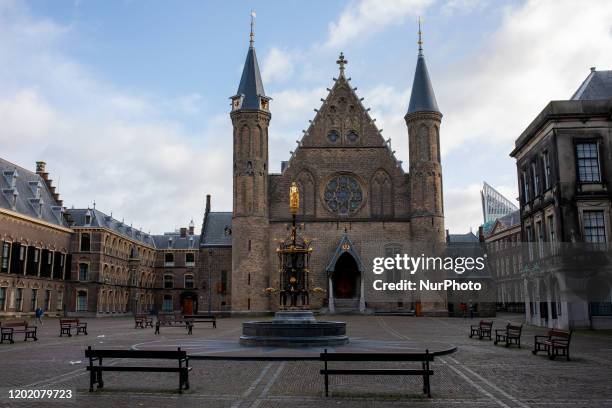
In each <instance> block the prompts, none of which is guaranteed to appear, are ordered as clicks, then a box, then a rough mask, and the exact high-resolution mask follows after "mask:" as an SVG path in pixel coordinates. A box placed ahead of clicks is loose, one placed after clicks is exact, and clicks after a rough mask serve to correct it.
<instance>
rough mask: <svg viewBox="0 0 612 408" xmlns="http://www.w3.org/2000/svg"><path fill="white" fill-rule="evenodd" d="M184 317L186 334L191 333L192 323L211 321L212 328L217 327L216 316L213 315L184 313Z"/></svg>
mask: <svg viewBox="0 0 612 408" xmlns="http://www.w3.org/2000/svg"><path fill="white" fill-rule="evenodd" d="M184 319H185V324H186V325H187V334H193V324H194V323H212V328H213V329H216V328H217V318H216V316H214V315H185V316H184Z"/></svg>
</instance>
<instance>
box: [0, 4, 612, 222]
mask: <svg viewBox="0 0 612 408" xmlns="http://www.w3.org/2000/svg"><path fill="white" fill-rule="evenodd" d="M611 4H612V3H610V2H606V1H596V0H593V1H588V2H575V1H533V2H530V1H492V0H393V1H376V0H353V1H323V0H320V1H312V2H304V1H206V2H205V1H181V2H168V1H146V2H145V1H138V0H131V1H127V0H126V1H90V0H80V1H78V0H77V1H59V0H55V1H51V0H46V1H43V0H38V1H32V2H19V1H12V0H0V121H1V122H2V123H3V126H2V127H1V128H0V155H1V156H2V157H3V158H5V159H8V160H11V161H13V162H15V163H17V164H19V165H22V166H24V167H27V168H33V167H34V162H35V161H36V160H39V159H42V160H45V161H47V166H48V170H49V171H50V172H51V176H52V177H53V178H54V179H55V180H56V182H57V181H58V179H59V184H60V188H59V190H60V193H61V195H62V197H63V198H64V200H65V203H66V204H67V205H68V206H72V205H74V206H75V207H84V206H87V205H91V203H92V202H93V201H94V200H95V201H96V203H97V207H98V208H99V209H101V210H102V211H105V212H108V213H110V212H113V215H114V216H115V217H117V218H120V219H121V218H125V220H126V222H128V223H129V222H133V223H134V226H136V227H142V228H143V229H144V230H151V231H153V232H157V233H159V232H162V231H166V230H173V229H174V228H176V227H179V226H182V225H186V224H187V223H188V222H189V220H190V219H192V218H193V219H195V220H196V223H200V222H201V216H202V211H203V200H204V196H205V194H207V193H210V194H212V195H213V209H215V210H229V209H231V162H230V161H231V126H230V119H229V115H228V110H229V99H228V97H229V96H230V95H233V94H234V93H235V91H236V89H237V86H238V82H239V79H240V73H241V70H242V64H243V61H244V57H245V54H246V50H247V47H248V32H249V13H250V10H251V9H255V10H256V12H257V19H256V49H257V54H258V58H259V63H260V67H261V68H262V73H263V78H264V85H265V89H266V93H267V94H268V95H270V96H272V98H273V101H272V105H271V110H272V115H273V117H272V124H271V129H270V137H271V143H270V166H271V169H272V171H278V170H279V168H280V161H281V160H285V159H287V157H288V155H289V153H288V152H289V151H290V150H293V148H294V147H295V140H297V139H299V138H300V136H301V133H302V132H301V130H302V129H304V128H306V127H307V125H308V120H309V119H312V117H313V115H314V112H313V109H314V108H318V106H319V105H320V98H321V97H324V96H325V94H326V90H325V88H327V87H330V86H331V84H332V77H334V76H336V75H337V66H336V64H335V61H336V59H337V56H338V53H339V52H340V51H344V53H345V55H346V57H347V59H348V60H349V64H348V67H347V75H348V76H351V77H352V78H353V80H352V82H353V84H354V85H355V86H357V87H358V91H357V92H358V94H359V95H360V96H363V97H365V101H364V103H365V104H366V106H370V107H371V108H372V113H373V116H374V117H376V118H377V122H376V123H377V124H378V126H379V127H380V128H382V129H383V135H384V136H385V137H390V138H392V140H393V142H392V144H393V147H394V149H395V150H396V151H397V154H398V156H399V157H400V159H402V160H404V162H405V163H407V159H408V157H407V151H408V148H407V134H406V129H405V125H404V123H403V115H404V113H405V110H406V108H407V106H408V98H409V94H410V87H411V84H412V77H413V74H414V66H415V63H416V30H417V24H416V21H417V16H419V15H420V16H422V18H423V29H424V40H425V45H424V47H425V55H426V58H427V63H428V67H429V70H430V74H431V77H432V81H433V85H434V89H435V92H436V96H437V99H438V104H439V106H440V108H441V110H442V112H443V113H444V119H443V125H442V150H443V176H444V192H445V211H446V215H447V226H448V227H449V228H450V229H451V231H452V232H465V231H467V230H468V229H469V228H470V227H473V228H476V227H477V226H478V225H479V224H480V223H481V222H482V216H481V214H480V211H481V209H480V201H479V195H478V189H479V186H480V184H481V182H482V180H487V181H488V182H489V183H490V184H492V185H493V186H495V187H497V188H498V189H499V190H500V191H501V192H502V193H505V194H506V195H507V196H509V198H512V197H515V196H516V194H517V193H516V175H515V167H514V163H513V161H512V160H511V159H510V158H509V157H508V153H509V152H510V150H511V148H512V145H513V142H514V139H515V138H516V137H517V136H518V135H519V134H520V132H521V131H522V130H523V129H524V128H525V127H526V125H527V124H528V123H529V122H530V121H531V120H532V119H533V118H534V117H535V116H536V115H537V114H538V113H539V111H540V110H541V109H542V108H543V107H544V106H545V104H546V103H547V102H548V101H550V100H553V99H567V98H569V96H571V94H572V93H573V91H574V90H575V89H576V88H577V87H578V86H579V84H580V82H581V81H582V80H583V79H584V78H585V77H586V75H587V74H588V71H589V67H591V66H596V67H598V69H611V68H612V55H611V54H610V53H609V50H610V49H612V27H611V23H610V22H611V21H612V6H611Z"/></svg>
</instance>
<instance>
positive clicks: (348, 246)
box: [325, 234, 365, 274]
mask: <svg viewBox="0 0 612 408" xmlns="http://www.w3.org/2000/svg"><path fill="white" fill-rule="evenodd" d="M344 253H349V254H350V255H351V256H352V257H353V259H354V260H355V263H356V264H357V269H358V270H359V272H364V271H365V267H364V266H363V262H361V257H360V256H359V254H358V253H357V251H355V247H354V246H353V242H352V241H351V239H350V238H349V237H348V235H347V234H343V235H342V238H340V242H339V243H338V246H337V247H336V250H335V251H334V255H333V256H332V258H331V259H330V260H329V262H328V263H327V267H326V268H325V271H326V272H327V273H328V274H330V273H332V272H333V271H334V269H335V268H336V262H338V259H339V258H340V256H342V255H343V254H344Z"/></svg>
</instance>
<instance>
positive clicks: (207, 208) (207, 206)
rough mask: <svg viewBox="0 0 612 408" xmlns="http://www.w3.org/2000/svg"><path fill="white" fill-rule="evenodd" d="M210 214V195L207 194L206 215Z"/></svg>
mask: <svg viewBox="0 0 612 408" xmlns="http://www.w3.org/2000/svg"><path fill="white" fill-rule="evenodd" d="M209 212H210V194H206V214H208V213H209Z"/></svg>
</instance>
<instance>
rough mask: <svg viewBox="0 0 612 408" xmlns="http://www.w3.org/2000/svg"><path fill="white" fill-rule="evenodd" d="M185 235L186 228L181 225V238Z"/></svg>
mask: <svg viewBox="0 0 612 408" xmlns="http://www.w3.org/2000/svg"><path fill="white" fill-rule="evenodd" d="M186 237H187V228H185V227H181V238H186Z"/></svg>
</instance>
